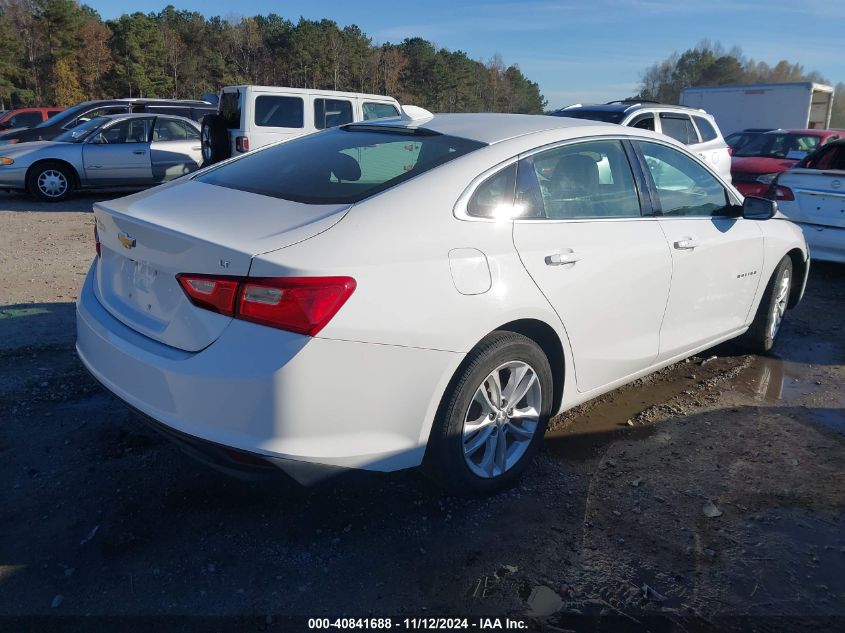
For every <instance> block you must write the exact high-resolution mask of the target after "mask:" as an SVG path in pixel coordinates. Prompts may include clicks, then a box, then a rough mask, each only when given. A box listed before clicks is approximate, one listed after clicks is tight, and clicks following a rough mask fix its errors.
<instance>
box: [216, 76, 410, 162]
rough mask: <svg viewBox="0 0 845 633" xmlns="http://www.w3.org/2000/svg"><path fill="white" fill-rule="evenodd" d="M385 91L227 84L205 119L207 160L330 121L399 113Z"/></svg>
mask: <svg viewBox="0 0 845 633" xmlns="http://www.w3.org/2000/svg"><path fill="white" fill-rule="evenodd" d="M400 112H401V108H400V106H399V103H398V102H397V101H396V99H394V98H392V97H385V96H383V95H370V94H362V93H357V92H337V91H334V90H313V89H307V88H285V87H280V86H226V87H225V88H223V90H222V91H221V92H220V102H219V104H218V112H217V114H212V115H208V116H206V117H205V118H204V119H203V123H202V153H203V159H204V164H206V165H209V164H212V163H216V162H217V161H220V160H223V159H225V158H229V157H230V156H237V155H238V154H242V153H244V152H248V151H249V150H250V149H258V148H259V147H264V146H265V145H269V144H270V143H275V142H277V141H282V140H285V139H289V138H293V137H295V136H301V135H303V134H309V133H311V132H316V131H318V130H323V129H325V128H329V127H335V126H338V125H343V124H345V123H351V122H353V121H368V120H370V119H380V118H384V117H391V116H398V115H399V114H400Z"/></svg>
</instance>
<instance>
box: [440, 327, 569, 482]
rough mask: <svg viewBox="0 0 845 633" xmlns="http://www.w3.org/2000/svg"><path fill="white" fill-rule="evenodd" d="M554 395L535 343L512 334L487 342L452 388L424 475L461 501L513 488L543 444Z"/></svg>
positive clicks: (549, 374)
mask: <svg viewBox="0 0 845 633" xmlns="http://www.w3.org/2000/svg"><path fill="white" fill-rule="evenodd" d="M552 389H553V383H552V372H551V367H550V366H549V360H548V358H547V357H546V355H545V354H544V353H543V351H542V350H541V349H540V347H539V346H538V345H537V344H536V343H535V342H534V341H532V340H531V339H529V338H527V337H525V336H523V335H521V334H516V333H514V332H504V331H497V332H493V333H492V334H490V335H488V336H487V337H486V338H485V339H484V340H482V341H481V343H479V344H478V346H477V347H476V348H475V349H474V350H472V351H471V352H470V353H469V355H468V356H467V358H466V360H465V361H464V363H463V365H462V367H461V369H460V370H459V371H458V373H457V374H456V375H455V377H454V378H453V379H452V382H451V383H450V385H449V388H448V389H447V392H446V394H445V396H444V400H443V402H442V403H441V406H440V409H439V411H438V415H437V418H436V420H435V422H434V428H433V429H432V433H431V437H430V438H429V442H428V448H427V450H426V457H425V461H424V464H423V471H424V472H425V473H426V475H428V476H429V477H430V478H431V479H433V480H434V481H435V482H436V483H437V484H439V485H440V486H441V487H443V488H445V489H446V490H448V491H449V492H452V493H454V494H459V495H488V494H493V493H495V492H499V491H500V490H503V489H505V488H508V487H510V486H512V485H513V484H514V483H515V482H516V481H517V480H518V479H519V477H520V475H522V473H523V471H524V470H525V468H526V467H527V466H528V464H529V463H530V462H531V460H532V458H533V457H534V455H535V454H536V452H537V450H538V449H539V447H540V444H541V443H542V441H543V435H544V434H545V431H546V426H547V425H548V421H549V414H550V411H551V408H552V396H553V394H552ZM497 396H498V397H497Z"/></svg>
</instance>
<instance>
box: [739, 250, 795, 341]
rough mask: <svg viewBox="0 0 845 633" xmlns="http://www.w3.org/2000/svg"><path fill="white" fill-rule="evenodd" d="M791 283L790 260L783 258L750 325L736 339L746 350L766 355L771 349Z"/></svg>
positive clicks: (785, 305)
mask: <svg viewBox="0 0 845 633" xmlns="http://www.w3.org/2000/svg"><path fill="white" fill-rule="evenodd" d="M792 280H793V274H792V260H791V259H790V257H789V255H786V256H785V257H784V258H783V259H782V260H780V263H779V264H778V265H777V268H775V272H774V273H772V277H771V279H769V283H768V284H766V290H765V291H764V292H763V298H762V299H761V300H760V306H759V307H758V308H757V314H755V315H754V320H753V321H752V322H751V326H750V327H749V328H748V331H747V332H745V334H743V335H742V336H740V337H739V339H738V340H737V342H738V343H739V345H740V346H741V347H742V348H743V349H744V350H745V351H748V352H752V353H755V354H766V353H768V352H769V351H771V349H772V347H774V345H775V340H776V339H777V336H778V334H779V333H780V329H781V325H782V323H783V317H784V315H785V313H786V308H787V305H788V304H789V295H790V292H791V290H792Z"/></svg>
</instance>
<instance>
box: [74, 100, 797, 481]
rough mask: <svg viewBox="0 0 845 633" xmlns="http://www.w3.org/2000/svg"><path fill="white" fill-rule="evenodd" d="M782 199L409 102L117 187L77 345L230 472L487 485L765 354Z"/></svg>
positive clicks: (539, 122)
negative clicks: (686, 385)
mask: <svg viewBox="0 0 845 633" xmlns="http://www.w3.org/2000/svg"><path fill="white" fill-rule="evenodd" d="M776 211H777V203H776V202H775V201H768V200H762V199H759V198H747V199H745V201H744V202H743V199H742V197H741V196H740V195H739V194H738V193H737V192H736V190H735V189H734V188H733V187H732V186H731V185H730V184H729V183H728V182H726V181H725V180H724V179H722V178H721V177H720V176H719V175H717V174H716V173H715V172H714V171H713V170H711V169H710V167H709V166H708V165H707V164H706V163H704V162H702V161H700V160H698V159H697V158H696V157H695V156H693V155H692V154H690V153H689V152H688V151H687V150H686V149H685V148H684V147H683V146H682V145H680V144H679V143H677V142H675V141H674V140H672V139H669V138H667V137H665V136H662V135H657V134H655V133H653V132H648V131H645V130H639V129H634V128H628V127H620V126H616V125H609V124H605V123H597V122H593V121H583V120H577V119H571V118H556V117H546V116H525V115H503V114H449V115H430V114H428V113H426V112H425V111H420V110H419V109H413V112H412V113H408V112H406V113H405V114H404V115H403V116H402V117H395V118H391V119H381V120H379V121H370V122H366V123H351V124H348V125H345V126H342V127H339V128H335V129H332V130H326V131H323V132H319V133H316V134H312V135H309V136H304V137H301V138H299V139H295V140H292V141H289V142H286V143H282V144H276V145H272V146H269V147H267V148H264V149H261V150H259V151H256V152H251V153H249V154H246V155H244V156H241V157H238V158H236V159H232V160H230V161H227V162H224V163H221V164H219V165H215V166H214V167H211V168H208V169H205V170H202V171H200V172H197V173H196V174H192V175H190V176H187V177H186V178H183V179H181V180H180V181H177V182H174V183H169V184H165V185H163V186H160V187H158V188H156V189H153V190H150V191H147V192H143V193H140V194H135V195H132V196H128V197H125V198H122V199H118V200H114V201H111V202H105V203H97V204H96V205H95V207H94V214H95V217H96V235H97V244H96V246H97V256H96V258H95V259H94V262H93V264H92V266H91V269H90V271H89V273H88V276H87V278H86V280H85V282H84V286H83V288H82V290H81V293H80V297H79V301H78V304H77V328H78V339H77V350H78V353H79V356H80V358H81V359H82V361H83V363H84V364H85V366H86V367H87V368H88V369H89V370H90V371H91V373H92V374H93V375H94V376H95V377H96V378H97V379H98V380H99V381H100V382H101V383H102V384H103V385H104V386H105V387H106V388H107V389H108V390H110V391H111V392H112V393H114V394H115V395H116V396H117V397H118V398H120V399H122V400H123V401H125V402H126V403H128V404H129V405H130V406H131V407H132V408H134V409H135V410H137V411H138V412H140V414H142V415H143V416H144V417H145V418H146V419H147V420H148V421H150V422H151V423H152V424H153V425H154V426H156V427H157V428H158V429H159V430H161V431H162V432H164V433H165V434H167V435H169V436H170V437H172V438H173V439H175V440H176V441H177V442H178V443H179V444H180V445H181V446H182V447H183V448H184V449H185V450H186V451H187V452H189V453H191V454H192V455H194V456H196V457H199V458H201V459H203V460H204V461H206V462H207V463H209V464H211V465H213V466H215V467H217V468H220V469H223V470H226V471H229V472H233V473H234V472H242V473H252V472H259V471H261V470H274V469H276V468H280V469H282V470H283V471H285V472H287V473H288V474H290V475H291V476H292V477H294V478H295V479H297V480H298V481H300V482H309V481H312V480H315V479H317V478H320V477H323V476H325V473H326V472H327V471H332V470H336V469H348V468H357V469H365V470H373V471H393V470H398V469H404V468H411V467H416V466H422V467H423V469H424V471H425V472H426V473H427V474H428V475H429V476H430V477H432V478H433V479H435V480H436V481H437V482H439V483H440V484H442V485H443V486H444V487H446V488H447V489H449V490H451V491H455V492H458V493H464V494H486V493H491V492H494V491H497V490H500V489H502V488H503V487H506V486H508V485H510V484H512V483H513V482H514V481H515V479H516V478H517V477H519V476H520V474H521V473H522V472H523V471H524V470H525V468H526V466H527V465H528V463H529V462H530V460H531V458H532V455H533V454H534V453H535V452H536V451H537V449H538V448H539V446H540V444H541V443H542V438H543V433H544V430H545V428H546V424H547V421H548V419H549V417H550V416H552V415H554V414H556V413H558V412H560V411H563V410H565V409H567V408H570V407H573V406H575V405H577V404H579V403H582V402H584V401H586V400H589V399H591V398H594V397H596V396H598V395H599V394H602V393H604V392H607V391H609V390H612V389H614V388H615V387H618V386H620V385H622V384H625V383H628V382H631V381H632V380H635V379H636V378H638V377H640V376H643V375H645V374H648V373H649V372H653V371H655V370H657V369H660V368H661V367H664V366H666V365H669V364H670V363H674V362H677V361H678V360H681V359H683V358H686V357H688V356H690V355H693V354H695V353H697V352H699V351H701V350H704V349H706V348H708V347H711V346H713V345H715V344H717V343H720V342H722V341H726V340H728V339H733V338H736V337H739V338H740V341H741V342H742V343H743V344H744V345H745V347H746V348H748V349H751V350H755V351H760V352H763V351H767V350H768V349H770V348H771V347H772V345H773V344H774V340H775V337H776V336H777V334H778V331H779V329H780V325H781V322H782V318H783V315H784V312H785V310H786V309H787V308H791V307H793V306H795V305H796V304H797V303H798V301H799V300H800V298H801V296H802V294H803V288H804V283H805V280H806V277H807V272H808V268H809V260H808V255H807V248H806V245H805V243H804V238H803V237H802V234H801V231H800V229H798V228H797V227H796V226H794V225H793V224H792V223H790V222H788V221H785V220H779V219H772V216H773V215H774V214H775V213H776Z"/></svg>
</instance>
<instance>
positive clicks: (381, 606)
mask: <svg viewBox="0 0 845 633" xmlns="http://www.w3.org/2000/svg"><path fill="white" fill-rule="evenodd" d="M95 199H96V198H92V197H83V198H81V199H78V200H76V201H74V202H72V203H68V204H65V205H63V206H62V207H61V208H56V207H50V206H46V205H45V206H39V205H38V204H36V203H34V202H32V201H30V200H27V199H26V198H22V197H19V196H8V195H6V194H2V193H0V209H5V211H0V270H2V271H3V282H2V285H0V481H2V482H3V487H2V494H3V499H2V504H0V615H6V616H10V615H11V616H23V615H60V614H61V615H71V614H73V615H85V614H91V615H130V614H146V615H151V614H165V615H190V614H220V615H238V616H255V617H256V620H255V622H257V623H259V624H256V625H254V626H252V628H251V629H250V630H259V629H263V628H273V627H272V623H273V620H272V618H269V617H268V616H270V615H275V616H279V615H285V614H294V615H305V616H314V615H332V616H338V615H342V614H354V615H366V614H373V615H385V614H391V615H402V614H417V615H425V614H432V615H443V614H489V615H506V614H511V615H525V614H528V615H532V614H533V615H537V616H538V617H540V616H542V617H540V619H538V620H536V622H535V626H537V627H539V628H543V629H546V630H551V631H559V630H566V629H567V628H570V627H573V626H576V627H577V626H578V623H580V625H583V624H584V622H585V621H586V620H585V619H584V617H585V616H591V615H598V614H605V615H611V616H615V618H616V619H615V620H614V623H615V624H614V628H613V629H612V630H614V631H624V630H635V629H637V628H638V627H639V626H640V624H642V623H645V622H650V623H651V624H652V630H664V631H668V630H679V631H681V630H684V631H689V630H732V628H737V629H739V628H742V627H743V626H749V625H750V624H749V623H757V624H764V625H765V627H766V630H790V631H793V630H805V629H806V630H811V629H812V630H843V629H845V573H842V570H843V569H845V519H843V509H845V484H843V481H844V480H845V387H843V385H845V380H844V379H845V366H843V365H845V331H843V328H842V326H841V323H842V313H843V307H845V275H843V271H845V268H842V267H834V266H823V265H816V266H815V267H814V270H813V272H812V276H811V279H810V283H809V286H808V290H807V297H806V299H805V301H804V303H803V304H802V305H801V306H800V307H799V309H797V310H796V311H794V312H792V313H790V314H789V315H788V320H787V322H786V324H785V329H784V332H783V338H782V339H781V341H780V342H779V345H778V347H777V349H776V351H777V357H772V358H757V357H751V356H736V355H734V356H731V355H727V356H725V355H724V351H723V350H716V351H714V352H710V353H708V354H704V355H702V356H701V357H699V358H695V359H692V360H690V361H688V362H685V363H680V364H678V365H676V366H674V367H670V368H668V369H667V370H664V371H663V372H661V373H660V374H658V375H656V376H653V377H651V378H649V379H647V380H644V381H640V382H638V383H636V384H634V385H632V386H629V387H627V388H624V389H621V390H618V391H616V392H613V393H612V394H609V395H608V396H606V397H605V398H603V399H601V400H600V401H598V402H596V403H593V404H592V405H590V406H587V407H583V408H580V409H578V410H576V411H573V412H570V413H568V414H566V415H564V416H561V417H559V418H557V419H555V420H554V421H553V425H552V429H551V430H550V431H549V433H548V436H547V439H546V447H545V450H544V451H543V453H542V454H541V456H540V457H539V458H538V459H537V462H536V463H535V464H534V467H533V468H532V469H531V470H530V474H529V476H528V477H527V478H526V479H525V480H524V482H523V484H522V485H521V486H520V487H518V488H516V489H514V490H512V491H510V492H509V493H507V494H503V495H500V496H498V497H495V498H491V499H485V500H464V499H456V498H448V497H444V496H443V495H442V494H441V493H440V492H439V491H438V490H437V489H435V488H433V487H432V486H431V485H430V484H429V483H427V481H426V480H424V479H423V478H422V477H420V476H419V475H417V474H416V473H413V472H408V473H394V474H391V475H384V476H382V475H355V476H349V477H346V478H343V479H340V480H335V481H332V482H329V483H327V484H323V485H320V486H318V487H316V488H311V489H301V488H298V487H296V486H294V485H291V484H286V483H282V482H274V483H260V484H255V483H253V484H250V483H243V482H240V481H237V480H232V479H228V478H226V477H224V476H222V475H218V474H217V473H215V472H213V471H210V470H208V469H207V468H205V467H203V466H201V465H198V464H196V463H194V462H193V461H191V460H189V459H188V458H186V457H184V456H183V455H182V454H181V453H180V452H179V451H178V449H176V448H175V447H174V446H172V445H170V444H169V443H167V442H166V441H164V440H162V439H160V438H159V436H158V435H156V434H155V433H154V432H152V431H150V430H148V429H147V428H146V427H145V426H144V425H143V424H142V423H141V422H139V421H137V420H136V419H134V418H133V417H132V416H131V415H130V414H128V413H127V411H126V410H125V409H124V408H123V407H122V406H121V405H120V404H118V403H116V402H115V401H113V400H112V399H111V398H110V397H109V396H108V395H106V394H105V393H104V392H103V391H102V390H101V389H100V388H99V387H98V386H97V385H96V384H94V382H93V381H92V380H91V379H90V378H89V377H88V376H87V374H86V373H85V372H84V371H83V370H82V368H81V366H80V364H79V362H78V361H77V360H76V357H75V355H74V351H73V340H74V330H73V328H74V315H73V301H74V299H75V297H76V291H77V289H78V287H79V286H80V284H81V282H82V279H83V275H84V273H85V271H86V269H87V266H88V263H89V261H90V259H91V257H92V254H93V238H92V231H93V228H92V226H93V223H92V216H91V214H90V213H89V212H88V211H89V210H90V206H91V203H92V202H93V201H94V200H95ZM714 354H715V355H717V356H718V357H717V358H711V356H712V355H714ZM629 420H630V422H629ZM717 515H718V516H717ZM532 609H533V610H532ZM656 616H660V619H659V620H653V619H652V618H654V617H656ZM776 616H777V617H776ZM790 617H791V618H793V619H789V618H790ZM638 623H639V624H638ZM597 626H598V625H597ZM812 627H820V628H812ZM591 630H611V629H610V628H607V627H606V628H601V629H600V628H593V629H591Z"/></svg>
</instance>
